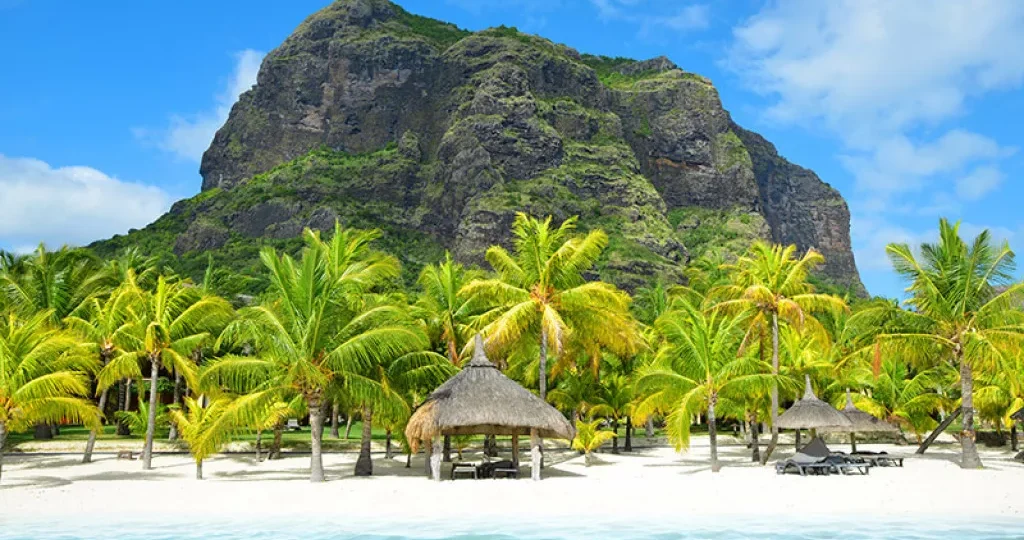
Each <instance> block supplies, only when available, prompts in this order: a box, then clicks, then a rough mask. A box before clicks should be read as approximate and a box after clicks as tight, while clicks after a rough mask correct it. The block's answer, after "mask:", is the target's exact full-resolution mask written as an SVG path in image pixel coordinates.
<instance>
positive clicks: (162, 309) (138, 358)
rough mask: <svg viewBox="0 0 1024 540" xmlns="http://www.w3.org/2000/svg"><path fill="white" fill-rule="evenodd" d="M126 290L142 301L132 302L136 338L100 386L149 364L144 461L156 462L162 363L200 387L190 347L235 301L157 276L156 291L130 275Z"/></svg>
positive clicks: (137, 374) (136, 375)
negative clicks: (155, 451) (138, 282)
mask: <svg viewBox="0 0 1024 540" xmlns="http://www.w3.org/2000/svg"><path fill="white" fill-rule="evenodd" d="M126 290H129V291H131V294H134V295H138V296H139V297H140V298H141V301H140V302H139V303H138V306H137V307H135V308H134V310H133V312H134V315H135V320H134V321H133V323H132V324H131V328H130V330H129V333H130V334H131V335H132V339H131V340H128V342H130V343H131V347H130V348H126V349H125V353H124V354H122V355H120V356H118V357H116V358H114V359H113V360H111V361H110V362H109V363H108V364H107V365H106V366H105V367H104V368H103V370H102V371H101V372H100V375H99V382H100V386H101V388H109V387H110V386H112V385H113V384H114V383H117V382H118V381H121V380H123V379H134V380H137V379H141V378H142V370H141V369H140V367H139V364H140V363H147V364H149V369H150V374H149V399H148V405H149V407H148V413H149V418H148V420H147V425H146V442H145V446H144V448H143V452H142V467H143V469H145V470H149V469H152V468H153V438H154V436H155V430H156V413H157V409H158V407H157V406H155V404H157V403H159V396H158V391H157V384H158V381H159V375H160V370H161V368H163V369H167V370H173V371H175V372H178V373H181V374H182V375H183V376H184V377H185V380H187V381H188V382H189V385H190V386H191V387H193V388H195V387H196V382H197V378H196V377H197V374H196V369H197V366H196V365H195V362H194V361H193V359H192V356H191V355H192V352H193V351H194V350H195V349H196V347H199V346H201V345H202V344H203V343H206V342H208V341H210V340H211V339H212V336H211V334H210V330H211V329H214V328H219V327H222V326H223V325H224V324H226V322H227V321H228V320H230V319H231V317H232V316H233V310H232V309H231V305H230V304H228V303H227V302H226V301H225V300H224V299H223V298H219V297H215V296H205V297H204V296H203V295H202V293H201V292H200V291H199V290H198V289H197V288H196V287H194V286H192V285H191V284H189V283H185V282H172V281H169V280H168V278H166V277H164V276H160V277H159V278H157V282H156V286H155V288H154V289H153V290H152V291H144V290H141V289H140V288H139V287H138V285H137V284H135V283H133V282H131V281H129V282H128V283H127V284H126Z"/></svg>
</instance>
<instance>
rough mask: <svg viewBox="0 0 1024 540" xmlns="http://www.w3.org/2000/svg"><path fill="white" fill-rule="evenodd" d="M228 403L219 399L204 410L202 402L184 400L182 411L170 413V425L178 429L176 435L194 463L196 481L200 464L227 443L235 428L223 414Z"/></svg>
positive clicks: (179, 408) (200, 473) (199, 477)
mask: <svg viewBox="0 0 1024 540" xmlns="http://www.w3.org/2000/svg"><path fill="white" fill-rule="evenodd" d="M230 404H231V400H230V399H228V398H226V397H219V398H217V399H214V400H212V401H209V403H207V404H206V405H205V406H204V405H203V400H201V399H194V398H191V397H186V398H185V408H184V410H182V408H181V407H177V406H175V407H172V408H171V409H170V419H171V422H172V423H173V424H174V425H176V426H178V433H179V435H180V436H181V438H182V439H183V440H184V441H185V444H187V445H188V451H189V453H190V454H192V459H194V460H195V462H196V480H202V479H203V460H204V459H206V458H208V457H210V456H211V455H213V454H214V453H215V452H217V450H219V449H220V447H221V446H223V445H224V444H225V443H227V442H229V441H230V439H231V435H232V433H234V430H235V426H234V425H233V424H232V423H231V422H230V419H231V418H230V416H229V415H227V414H225V412H226V411H227V410H228V406H229V405H230Z"/></svg>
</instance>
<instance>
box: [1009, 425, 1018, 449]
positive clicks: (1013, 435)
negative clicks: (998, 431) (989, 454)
mask: <svg viewBox="0 0 1024 540" xmlns="http://www.w3.org/2000/svg"><path fill="white" fill-rule="evenodd" d="M1017 445H1018V443H1017V421H1016V420H1014V422H1013V425H1012V426H1010V450H1013V451H1014V452H1016V451H1017Z"/></svg>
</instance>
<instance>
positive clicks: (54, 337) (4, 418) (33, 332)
mask: <svg viewBox="0 0 1024 540" xmlns="http://www.w3.org/2000/svg"><path fill="white" fill-rule="evenodd" d="M51 320H53V314H52V313H51V312H49V311H42V312H40V313H37V314H35V315H34V316H32V317H29V318H25V319H23V318H20V317H18V316H17V315H14V314H6V315H4V316H3V317H2V318H0V473H2V471H3V447H4V443H5V442H6V440H7V434H8V433H9V432H17V431H22V430H25V429H27V428H28V427H29V426H32V425H33V424H36V423H56V422H60V421H71V422H81V423H84V424H85V425H87V426H88V427H91V428H93V429H96V428H98V427H99V423H100V422H99V417H100V414H99V411H98V410H97V409H96V406H95V405H93V404H92V402H90V401H89V400H88V399H86V396H88V395H89V377H88V375H87V373H88V372H89V371H90V370H92V369H94V368H95V365H94V364H95V359H94V358H92V357H91V356H89V355H87V354H85V353H84V351H82V350H81V349H80V348H79V347H78V346H77V343H75V340H74V339H73V338H71V337H69V336H67V335H66V334H63V333H61V332H60V331H58V330H54V329H52V328H51V327H49V325H48V323H49V321H51Z"/></svg>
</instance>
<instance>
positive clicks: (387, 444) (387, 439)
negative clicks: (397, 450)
mask: <svg viewBox="0 0 1024 540" xmlns="http://www.w3.org/2000/svg"><path fill="white" fill-rule="evenodd" d="M392 457H394V453H392V452H391V429H388V431H387V433H386V434H385V435H384V459H387V460H390V459H391V458H392Z"/></svg>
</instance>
